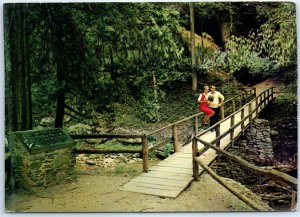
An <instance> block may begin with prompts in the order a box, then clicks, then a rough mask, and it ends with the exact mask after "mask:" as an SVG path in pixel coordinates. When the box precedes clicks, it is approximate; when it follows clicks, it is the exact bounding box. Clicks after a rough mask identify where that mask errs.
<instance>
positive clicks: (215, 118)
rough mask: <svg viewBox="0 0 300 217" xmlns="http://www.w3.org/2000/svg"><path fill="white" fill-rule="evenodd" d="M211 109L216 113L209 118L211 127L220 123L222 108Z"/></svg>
mask: <svg viewBox="0 0 300 217" xmlns="http://www.w3.org/2000/svg"><path fill="white" fill-rule="evenodd" d="M211 109H212V110H214V111H215V114H214V115H213V116H211V117H210V118H209V120H210V126H212V125H214V124H215V123H217V122H218V121H219V117H220V107H219V108H211Z"/></svg>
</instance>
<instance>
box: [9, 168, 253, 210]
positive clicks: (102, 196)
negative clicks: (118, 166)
mask: <svg viewBox="0 0 300 217" xmlns="http://www.w3.org/2000/svg"><path fill="white" fill-rule="evenodd" d="M127 166H128V165H127ZM131 166H133V165H131ZM134 166H135V167H136V168H139V169H140V168H141V165H140V164H138V165H134ZM112 171H113V170H112ZM85 173H86V174H81V175H79V177H78V182H76V183H70V184H62V185H58V186H53V187H49V188H46V189H42V190H41V189H39V191H37V190H35V192H26V191H19V192H18V193H17V194H12V195H10V196H9V197H8V199H7V201H6V211H8V212H10V211H12V212H176V211H184V212H189V211H190V212H192V211H252V209H251V208H250V207H248V206H247V205H246V204H245V203H244V202H242V201H240V200H239V199H238V198H237V197H236V196H234V195H233V194H231V193H230V192H229V191H227V190H226V189H225V188H223V187H222V186H221V185H220V184H219V183H217V182H216V181H215V180H213V179H212V178H211V177H210V176H209V175H207V174H204V175H203V176H201V178H200V181H199V182H193V183H192V184H191V185H190V186H189V187H188V188H187V189H186V190H185V191H184V192H183V193H182V194H181V195H179V196H178V197H177V198H176V199H171V198H163V197H157V196H152V195H146V194H139V193H133V192H127V191H121V190H119V188H120V187H121V186H122V185H124V184H126V183H127V182H129V181H130V180H131V179H132V178H133V177H132V176H130V175H129V174H127V173H124V174H119V175H117V174H115V172H107V171H106V172H105V171H103V169H102V170H92V171H89V172H85Z"/></svg>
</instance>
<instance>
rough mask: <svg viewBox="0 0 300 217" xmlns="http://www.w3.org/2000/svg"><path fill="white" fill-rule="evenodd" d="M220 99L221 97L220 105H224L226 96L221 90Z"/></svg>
mask: <svg viewBox="0 0 300 217" xmlns="http://www.w3.org/2000/svg"><path fill="white" fill-rule="evenodd" d="M218 95H219V99H221V102H220V103H219V106H222V105H223V104H224V100H225V98H224V96H223V95H222V94H221V93H220V92H219V94H218Z"/></svg>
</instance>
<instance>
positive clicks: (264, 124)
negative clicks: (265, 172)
mask: <svg viewBox="0 0 300 217" xmlns="http://www.w3.org/2000/svg"><path fill="white" fill-rule="evenodd" d="M227 151H228V152H230V153H231V154H234V155H237V156H239V157H241V158H242V159H244V160H246V161H248V162H249V163H252V164H255V165H257V166H268V165H272V164H273V161H274V154H273V147H272V140H271V130H270V125H269V121H268V120H264V119H255V120H254V121H253V123H252V127H249V128H248V129H247V130H246V131H245V133H244V135H241V137H240V138H239V139H238V140H237V141H235V142H234V145H233V146H231V147H229V148H228V149H227ZM213 167H214V168H216V170H217V173H218V174H219V175H220V176H224V177H229V178H233V177H244V175H243V174H242V173H244V172H245V171H246V168H244V167H243V166H241V165H240V164H238V163H236V162H234V161H229V159H228V158H227V157H225V156H221V157H220V158H219V159H218V161H217V162H216V163H215V164H214V165H213ZM247 173H248V175H249V174H250V173H251V172H250V171H248V170H247Z"/></svg>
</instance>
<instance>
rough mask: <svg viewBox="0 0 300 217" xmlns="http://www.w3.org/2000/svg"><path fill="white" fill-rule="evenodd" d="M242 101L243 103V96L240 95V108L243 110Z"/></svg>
mask: <svg viewBox="0 0 300 217" xmlns="http://www.w3.org/2000/svg"><path fill="white" fill-rule="evenodd" d="M242 101H243V100H242V96H241V95H239V102H240V106H239V108H241V107H242V105H243V104H242Z"/></svg>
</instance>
